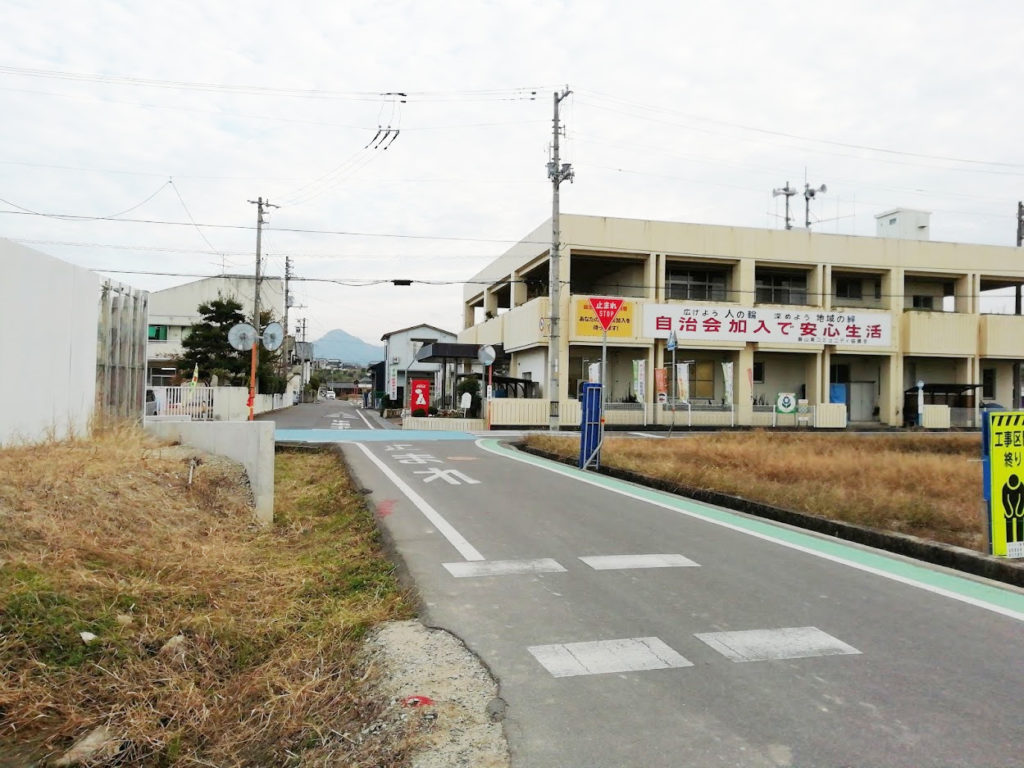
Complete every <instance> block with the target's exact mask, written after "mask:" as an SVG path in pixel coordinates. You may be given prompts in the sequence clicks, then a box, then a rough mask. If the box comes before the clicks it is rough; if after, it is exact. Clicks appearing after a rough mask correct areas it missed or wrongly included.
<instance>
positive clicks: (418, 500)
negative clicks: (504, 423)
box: [355, 443, 484, 560]
mask: <svg viewBox="0 0 1024 768" xmlns="http://www.w3.org/2000/svg"><path fill="white" fill-rule="evenodd" d="M355 445H356V447H357V448H359V450H361V451H362V452H363V453H365V454H366V457H367V458H368V459H369V460H370V461H372V462H373V463H374V464H375V465H376V467H377V469H379V470H380V471H381V472H383V473H384V474H385V475H386V476H387V478H388V479H389V480H390V481H391V482H392V483H394V484H395V487H396V488H398V490H400V491H401V492H402V493H403V494H405V496H406V498H408V499H409V501H411V502H412V503H413V504H414V505H416V508H417V509H418V510H419V511H420V512H422V513H423V516H424V517H426V518H427V520H429V521H430V522H431V523H433V525H434V527H435V528H437V530H438V532H439V533H440V534H441V535H442V536H444V537H445V538H446V539H448V543H449V544H451V545H452V546H453V547H455V549H456V550H457V551H458V553H459V554H460V555H462V556H463V557H464V558H465V559H466V560H483V559H484V556H483V555H481V554H480V552H479V551H477V549H476V548H475V547H474V546H473V545H472V544H470V543H469V542H468V541H466V539H465V537H463V535H462V534H461V533H459V532H458V531H457V530H455V527H454V526H453V525H452V524H451V523H449V522H448V521H447V520H445V519H444V518H443V517H442V516H441V513H440V512H438V511H437V510H436V509H434V508H433V507H432V506H430V504H428V503H427V502H426V500H425V499H424V498H423V497H422V496H420V495H419V494H418V493H416V491H414V490H413V489H412V488H410V487H409V485H408V484H407V483H406V482H405V481H404V480H403V479H402V478H400V477H399V476H398V475H397V474H395V471H394V470H393V469H391V467H389V466H388V465H387V464H385V463H384V462H383V461H381V460H380V459H378V458H377V457H376V456H374V455H373V451H371V450H370V449H369V448H367V447H366V446H365V445H363V444H362V443H356V444H355Z"/></svg>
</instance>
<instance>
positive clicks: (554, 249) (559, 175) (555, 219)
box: [548, 88, 604, 432]
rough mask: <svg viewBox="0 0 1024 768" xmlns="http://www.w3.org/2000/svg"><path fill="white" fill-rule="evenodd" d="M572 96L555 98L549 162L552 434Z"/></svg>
mask: <svg viewBox="0 0 1024 768" xmlns="http://www.w3.org/2000/svg"><path fill="white" fill-rule="evenodd" d="M570 93H572V91H570V90H569V89H568V88H566V89H565V90H563V91H562V92H561V93H558V92H557V91H556V92H555V93H554V94H553V95H554V104H555V112H554V119H553V120H552V126H553V142H552V146H551V160H550V161H549V162H548V178H549V179H551V253H550V255H549V258H548V262H549V265H548V304H549V305H550V310H551V317H550V318H549V324H550V326H551V327H550V329H549V332H548V386H549V387H550V388H551V392H550V395H549V397H548V400H549V401H550V409H549V411H548V428H549V429H550V430H551V431H552V432H556V431H558V403H559V391H558V358H559V355H560V353H561V346H560V344H559V338H558V321H559V311H560V305H561V300H562V281H561V275H562V272H561V263H560V262H561V260H560V258H559V256H560V253H559V251H560V249H561V228H560V226H559V207H558V188H559V186H560V185H561V183H562V182H563V181H570V182H571V181H572V180H573V176H574V175H575V174H573V171H572V165H571V164H569V163H562V162H561V158H560V157H559V154H558V141H559V137H560V136H561V134H562V128H561V126H560V125H559V120H558V105H559V104H560V103H561V102H562V100H563V99H565V98H567V97H568V96H569V94H570ZM601 383H602V385H603V384H604V382H601Z"/></svg>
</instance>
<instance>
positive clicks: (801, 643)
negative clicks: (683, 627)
mask: <svg viewBox="0 0 1024 768" xmlns="http://www.w3.org/2000/svg"><path fill="white" fill-rule="evenodd" d="M694 637H696V638H697V639H698V640H702V641H703V642H705V643H707V644H708V645H710V646H711V647H712V648H714V649H715V650H716V651H718V652H719V653H720V654H722V655H723V656H725V657H726V658H728V659H732V660H733V661H771V660H776V659H806V658H810V657H812V656H839V655H843V654H855V653H856V654H859V653H860V651H858V650H857V649H856V648H854V647H853V646H852V645H847V644H846V643H844V642H843V641H842V640H837V639H836V638H834V637H832V635H830V634H828V633H827V632H822V631H821V630H820V629H818V628H817V627H784V628H781V629H751V630H746V631H743V632H706V633H702V634H697V635H694Z"/></svg>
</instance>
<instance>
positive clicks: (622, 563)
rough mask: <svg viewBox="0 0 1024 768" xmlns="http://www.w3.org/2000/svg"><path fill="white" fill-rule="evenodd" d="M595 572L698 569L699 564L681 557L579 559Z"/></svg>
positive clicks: (605, 556)
mask: <svg viewBox="0 0 1024 768" xmlns="http://www.w3.org/2000/svg"><path fill="white" fill-rule="evenodd" d="M580 560H582V561H583V562H584V563H586V564H587V565H589V566H590V567H591V568H593V569H594V570H595V571H613V570H626V569H629V568H699V567H700V564H699V563H695V562H693V560H690V559H689V558H688V557H683V556H682V555H595V556H592V557H581V558H580Z"/></svg>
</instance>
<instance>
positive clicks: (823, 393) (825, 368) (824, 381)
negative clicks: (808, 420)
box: [815, 346, 835, 404]
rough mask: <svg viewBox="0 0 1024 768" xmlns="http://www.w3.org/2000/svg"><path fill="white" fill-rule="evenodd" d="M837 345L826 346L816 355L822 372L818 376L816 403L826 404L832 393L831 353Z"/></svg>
mask: <svg viewBox="0 0 1024 768" xmlns="http://www.w3.org/2000/svg"><path fill="white" fill-rule="evenodd" d="M834 350H835V347H828V346H824V347H822V348H821V353H820V354H817V355H815V356H816V357H817V362H818V370H819V371H820V372H821V374H820V376H819V377H818V395H817V397H818V401H817V403H816V404H824V403H827V402H828V400H829V398H830V397H829V396H830V394H831V354H833V351H834Z"/></svg>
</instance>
